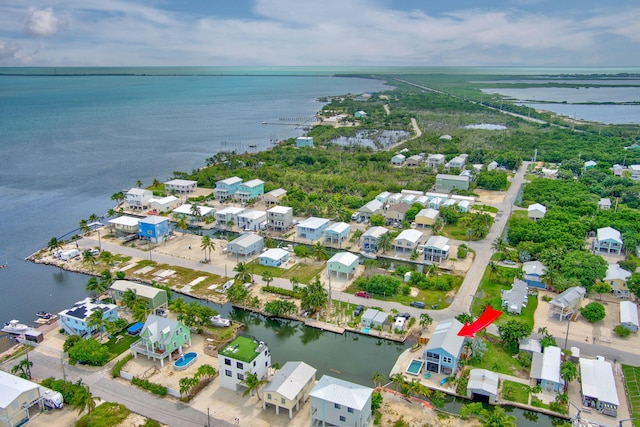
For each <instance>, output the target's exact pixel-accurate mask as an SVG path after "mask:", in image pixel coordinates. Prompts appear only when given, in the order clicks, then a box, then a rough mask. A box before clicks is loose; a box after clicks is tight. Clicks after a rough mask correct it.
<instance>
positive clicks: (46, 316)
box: [36, 311, 55, 320]
mask: <svg viewBox="0 0 640 427" xmlns="http://www.w3.org/2000/svg"><path fill="white" fill-rule="evenodd" d="M36 316H38V317H39V318H41V319H45V320H49V319H51V318H53V316H55V315H54V314H52V313H49V312H46V311H39V312H37V313H36Z"/></svg>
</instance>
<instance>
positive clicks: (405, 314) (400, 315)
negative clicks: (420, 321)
mask: <svg viewBox="0 0 640 427" xmlns="http://www.w3.org/2000/svg"><path fill="white" fill-rule="evenodd" d="M398 317H404V318H405V319H407V320H409V318H410V317H411V315H410V314H409V313H398V314H397V315H396V317H395V318H396V319H397V318H398Z"/></svg>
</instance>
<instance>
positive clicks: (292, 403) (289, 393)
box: [262, 362, 317, 419]
mask: <svg viewBox="0 0 640 427" xmlns="http://www.w3.org/2000/svg"><path fill="white" fill-rule="evenodd" d="M316 372H317V371H316V369H315V368H313V367H311V366H309V365H307V364H306V363H304V362H287V363H285V364H284V366H283V367H282V368H280V370H279V371H278V372H277V373H276V374H275V375H274V376H273V378H271V380H270V381H269V383H268V384H267V385H265V386H264V388H263V389H262V396H263V398H262V409H267V405H273V406H275V407H276V414H280V408H283V409H287V410H289V419H291V418H292V417H293V409H294V408H295V409H296V411H298V410H300V405H301V404H304V402H306V401H307V399H308V398H309V393H311V390H312V389H313V387H314V386H315V384H316Z"/></svg>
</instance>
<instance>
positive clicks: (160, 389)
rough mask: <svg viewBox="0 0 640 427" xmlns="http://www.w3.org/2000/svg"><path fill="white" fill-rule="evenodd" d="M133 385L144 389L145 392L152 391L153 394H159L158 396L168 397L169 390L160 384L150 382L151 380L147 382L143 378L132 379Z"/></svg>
mask: <svg viewBox="0 0 640 427" xmlns="http://www.w3.org/2000/svg"><path fill="white" fill-rule="evenodd" d="M131 384H133V385H135V386H137V387H140V388H143V389H145V390H148V391H150V392H151V393H154V394H157V395H158V396H166V395H167V388H166V387H165V386H163V385H160V384H154V383H152V382H150V381H149V380H145V379H142V378H138V377H133V378H132V379H131Z"/></svg>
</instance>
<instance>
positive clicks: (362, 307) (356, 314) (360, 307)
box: [353, 305, 364, 317]
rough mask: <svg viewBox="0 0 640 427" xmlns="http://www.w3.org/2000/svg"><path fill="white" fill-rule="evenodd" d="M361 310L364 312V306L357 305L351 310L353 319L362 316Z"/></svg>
mask: <svg viewBox="0 0 640 427" xmlns="http://www.w3.org/2000/svg"><path fill="white" fill-rule="evenodd" d="M362 310H364V305H357V306H356V308H355V309H354V310H353V317H356V316H360V315H361V314H362Z"/></svg>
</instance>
